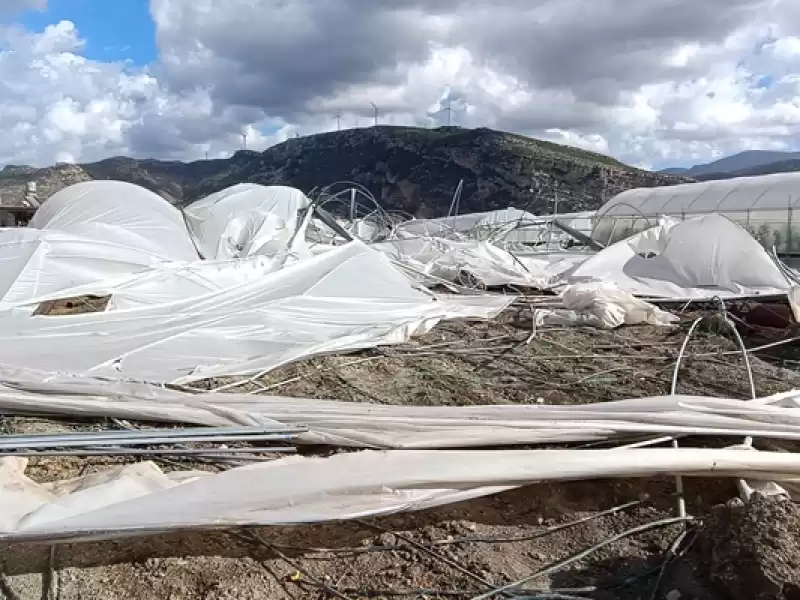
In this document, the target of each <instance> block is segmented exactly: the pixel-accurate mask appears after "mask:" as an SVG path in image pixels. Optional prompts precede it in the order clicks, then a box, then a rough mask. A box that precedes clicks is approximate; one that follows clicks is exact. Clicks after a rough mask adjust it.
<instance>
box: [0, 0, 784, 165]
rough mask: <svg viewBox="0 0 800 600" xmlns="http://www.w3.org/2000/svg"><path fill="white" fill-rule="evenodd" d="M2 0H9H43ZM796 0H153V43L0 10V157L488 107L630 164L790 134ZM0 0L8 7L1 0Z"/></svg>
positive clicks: (160, 145) (105, 151) (458, 117)
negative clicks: (118, 52) (138, 55)
mask: <svg viewBox="0 0 800 600" xmlns="http://www.w3.org/2000/svg"><path fill="white" fill-rule="evenodd" d="M42 5H43V2H38V1H37V0H15V2H14V9H17V10H18V9H21V8H25V7H27V8H31V7H34V8H41V7H42ZM798 5H800V3H797V2H796V0H704V1H703V2H697V0H652V1H650V2H636V3H632V2H630V1H628V0H493V1H491V2H489V1H488V0H439V1H434V0H407V1H404V2H398V1H397V0H370V1H369V2H367V1H366V0H328V2H326V3H325V4H324V6H323V5H322V4H320V3H318V2H312V1H311V0H298V1H297V2H291V3H287V2H283V1H278V0H151V12H152V15H153V17H154V20H155V24H156V32H157V41H158V48H159V59H158V60H157V61H156V63H154V64H153V65H150V66H149V67H147V68H146V69H139V70H135V69H132V68H131V67H130V66H129V65H125V64H121V63H104V62H99V61H93V60H89V59H87V58H86V57H85V56H84V54H83V52H84V41H83V40H82V39H81V36H80V33H79V32H78V31H76V29H75V27H74V26H73V25H72V24H71V23H69V22H66V21H65V22H62V23H60V24H58V25H54V26H52V27H49V28H48V29H47V30H45V31H44V32H43V33H38V34H37V33H31V32H26V31H24V30H22V29H20V28H14V27H5V28H0V76H2V78H1V79H0V127H2V128H3V131H4V132H5V135H4V136H3V138H2V139H0V162H2V163H5V162H11V163H34V164H47V163H51V162H54V161H56V160H60V159H70V160H72V159H74V160H81V161H86V160H94V159H99V158H103V157H105V156H109V155H113V154H134V155H136V156H156V157H162V158H200V157H202V156H203V155H205V154H206V153H208V155H209V156H224V155H228V154H229V153H230V152H231V151H232V150H235V149H237V148H239V147H240V145H241V137H240V136H241V133H242V132H244V131H246V132H247V140H248V147H250V148H255V149H260V148H263V147H266V146H267V145H269V144H272V143H275V142H277V141H281V140H283V139H286V138H287V137H291V136H293V135H295V134H297V133H299V134H307V133H313V132H316V131H322V130H332V129H335V128H336V115H337V114H341V116H342V126H344V127H354V126H366V125H369V124H371V123H372V121H373V111H372V108H371V103H373V102H374V103H375V104H377V105H378V106H379V110H380V119H381V122H383V123H395V124H416V125H423V126H432V125H437V124H444V123H446V121H447V118H448V114H449V116H450V117H451V119H452V122H453V123H454V124H457V125H464V126H468V127H478V126H488V127H496V128H500V129H506V130H511V131H516V132H520V133H525V134H529V135H534V136H539V137H543V138H546V139H552V140H554V141H561V142H564V143H569V144H573V145H576V146H580V147H584V148H589V149H592V150H597V151H600V152H607V153H610V154H613V155H615V156H617V157H619V158H621V159H622V160H625V161H627V162H630V163H633V164H647V165H658V164H664V163H668V162H679V161H681V162H702V161H706V160H709V159H713V158H716V157H719V156H721V155H724V154H729V153H733V152H736V151H738V150H741V149H746V148H775V149H780V148H793V147H794V146H795V145H796V143H797V142H796V133H795V132H796V131H797V130H798V126H800V61H798V58H799V57H800V6H798ZM4 6H7V7H11V4H8V3H5V5H4Z"/></svg>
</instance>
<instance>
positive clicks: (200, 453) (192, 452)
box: [0, 446, 297, 460]
mask: <svg viewBox="0 0 800 600" xmlns="http://www.w3.org/2000/svg"><path fill="white" fill-rule="evenodd" d="M294 452H297V449H296V448H295V447H294V446H276V447H274V448H185V449H184V448H179V449H176V450H157V449H152V448H147V449H142V448H105V449H102V450H91V449H90V450H40V451H36V450H19V451H17V450H12V451H11V452H0V457H3V456H196V457H203V458H208V457H212V456H217V455H233V456H234V457H235V458H236V459H237V460H238V459H240V458H247V456H246V455H247V454H248V453H249V454H254V455H255V454H273V453H274V454H292V453H294ZM242 454H244V455H245V456H242ZM225 458H230V456H225ZM253 458H258V459H261V458H262V457H257V456H254V457H253Z"/></svg>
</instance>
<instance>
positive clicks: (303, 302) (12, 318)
mask: <svg viewBox="0 0 800 600" xmlns="http://www.w3.org/2000/svg"><path fill="white" fill-rule="evenodd" d="M512 301H513V298H512V297H510V296H505V297H503V296H474V297H465V298H453V299H452V300H450V299H447V298H445V297H439V296H436V295H434V294H432V293H430V292H427V291H424V290H422V289H416V288H415V287H413V286H412V283H411V281H410V280H409V279H408V278H407V277H406V276H405V275H403V274H402V273H400V272H399V271H398V270H397V269H395V268H394V267H393V266H392V265H391V264H390V263H389V261H388V260H387V259H386V257H384V256H383V255H381V254H380V253H378V252H375V251H373V250H371V249H369V248H368V247H366V246H365V245H363V244H361V243H359V242H353V243H350V244H347V245H346V246H342V247H340V248H336V249H333V250H331V251H329V252H326V253H325V254H322V255H320V256H316V257H313V258H309V259H306V260H303V261H300V262H297V263H295V264H293V265H290V266H288V267H285V268H283V269H282V270H280V271H278V272H275V273H271V274H268V275H266V276H264V277H260V278H255V279H252V280H250V281H247V282H244V283H242V284H241V285H236V286H233V287H228V288H225V289H222V290H217V291H213V292H209V293H207V294H204V295H202V296H197V297H189V298H185V299H181V300H178V301H175V302H168V303H160V304H154V305H152V306H145V307H142V308H137V309H131V310H115V311H110V312H105V313H87V314H75V315H62V316H59V317H33V318H30V317H27V316H21V315H17V314H14V313H12V312H9V311H5V312H0V364H4V365H7V366H14V367H21V368H25V367H29V366H30V365H37V366H38V367H39V368H41V369H43V370H47V371H54V372H66V373H91V374H93V375H102V376H107V377H128V378H137V379H142V380H146V381H155V382H187V381H193V380H197V379H204V378H207V377H217V376H225V375H244V374H253V373H257V372H261V371H264V372H266V371H268V370H270V369H273V368H276V367H278V366H280V365H282V364H285V363H287V362H290V361H293V360H298V359H301V358H305V357H308V356H313V355H316V354H320V353H326V352H336V351H343V350H350V349H357V348H368V347H373V346H376V345H380V344H392V343H399V342H403V341H406V340H407V339H408V338H409V337H410V336H411V335H414V334H417V333H422V332H425V331H428V330H429V329H430V328H431V327H432V326H433V325H435V324H436V323H437V322H438V321H439V320H441V319H444V318H450V317H475V318H489V317H491V316H494V315H496V314H497V313H498V312H499V311H501V310H503V309H504V308H505V307H507V306H508V305H509V304H510V303H511V302H512ZM77 348H80V349H81V350H80V352H76V349H77Z"/></svg>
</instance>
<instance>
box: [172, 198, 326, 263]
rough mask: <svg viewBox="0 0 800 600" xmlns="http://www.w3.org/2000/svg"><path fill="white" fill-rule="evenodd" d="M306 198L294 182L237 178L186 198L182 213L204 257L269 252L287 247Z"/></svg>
mask: <svg viewBox="0 0 800 600" xmlns="http://www.w3.org/2000/svg"><path fill="white" fill-rule="evenodd" d="M310 204H311V201H310V200H309V199H308V198H307V197H306V196H305V194H303V192H301V191H300V190H298V189H295V188H291V187H286V186H263V185H258V184H255V183H242V184H239V185H234V186H232V187H229V188H226V189H224V190H221V191H219V192H216V193H214V194H211V195H210V196H207V197H205V198H203V199H201V200H198V201H196V202H194V203H192V204H190V205H189V206H187V207H186V208H185V209H184V215H185V216H186V222H187V224H188V226H189V231H190V232H191V233H192V235H193V236H194V239H195V242H196V244H197V247H198V248H199V250H200V253H201V254H202V255H203V256H204V257H205V258H207V259H229V258H244V257H248V256H253V255H256V254H260V255H264V256H272V255H275V254H278V253H281V252H285V251H286V250H287V247H288V244H289V242H290V241H291V240H292V237H293V236H294V235H295V231H296V229H297V225H298V212H299V211H301V210H303V209H305V208H308V207H309V205H310ZM301 237H302V236H301Z"/></svg>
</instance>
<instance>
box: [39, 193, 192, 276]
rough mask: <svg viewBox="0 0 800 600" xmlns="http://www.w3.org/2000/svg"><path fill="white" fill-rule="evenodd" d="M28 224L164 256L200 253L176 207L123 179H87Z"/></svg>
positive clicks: (183, 257) (43, 208)
mask: <svg viewBox="0 0 800 600" xmlns="http://www.w3.org/2000/svg"><path fill="white" fill-rule="evenodd" d="M30 227H35V228H37V229H46V230H50V231H61V232H64V233H69V234H74V235H76V236H80V237H83V238H86V239H89V240H93V241H97V242H110V243H112V244H117V245H120V246H127V247H130V248H135V249H138V250H141V251H142V252H145V253H147V254H152V255H156V256H159V257H161V258H162V259H163V260H185V261H192V260H197V258H198V256H197V251H196V250H195V248H194V245H193V244H192V240H191V237H190V236H189V233H188V232H187V230H186V224H185V223H184V221H183V217H182V216H181V213H180V211H179V210H178V209H176V208H175V207H173V206H172V205H171V204H170V203H169V202H167V201H166V200H164V199H163V198H161V197H160V196H158V195H156V194H154V193H153V192H151V191H149V190H146V189H144V188H143V187H140V186H138V185H133V184H131V183H126V182H124V181H87V182H83V183H77V184H75V185H71V186H69V187H68V188H65V189H63V190H61V191H59V192H56V193H55V194H53V195H52V196H51V197H50V198H49V199H48V200H46V201H45V202H44V204H42V206H41V207H40V208H39V209H38V210H37V211H36V214H35V215H34V216H33V218H32V219H31V222H30Z"/></svg>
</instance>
